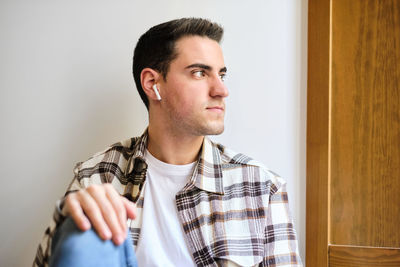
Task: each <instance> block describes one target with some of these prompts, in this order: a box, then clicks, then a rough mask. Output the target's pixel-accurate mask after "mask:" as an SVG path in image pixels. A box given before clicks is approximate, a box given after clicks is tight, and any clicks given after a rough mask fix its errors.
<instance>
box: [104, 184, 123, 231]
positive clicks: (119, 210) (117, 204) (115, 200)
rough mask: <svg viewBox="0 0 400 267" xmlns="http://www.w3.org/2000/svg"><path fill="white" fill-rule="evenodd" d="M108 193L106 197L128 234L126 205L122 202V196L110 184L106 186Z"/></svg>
mask: <svg viewBox="0 0 400 267" xmlns="http://www.w3.org/2000/svg"><path fill="white" fill-rule="evenodd" d="M104 188H105V191H106V196H107V198H108V200H109V201H110V203H111V205H112V206H113V208H114V210H115V213H116V215H117V218H118V220H119V223H120V226H121V229H122V231H123V232H124V233H125V232H126V228H127V226H126V210H125V206H124V203H123V202H122V199H121V196H120V195H119V194H118V193H117V191H116V190H115V189H114V187H113V186H112V185H110V184H107V185H105V186H104Z"/></svg>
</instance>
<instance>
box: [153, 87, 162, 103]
mask: <svg viewBox="0 0 400 267" xmlns="http://www.w3.org/2000/svg"><path fill="white" fill-rule="evenodd" d="M153 90H154V93H155V94H156V96H157V100H161V96H160V93H159V92H158V89H157V85H156V84H154V85H153Z"/></svg>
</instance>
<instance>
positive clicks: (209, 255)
mask: <svg viewBox="0 0 400 267" xmlns="http://www.w3.org/2000/svg"><path fill="white" fill-rule="evenodd" d="M146 145H147V131H146V132H145V133H144V134H143V135H142V136H140V137H136V138H131V139H129V140H126V141H124V142H120V143H116V144H114V145H112V146H110V147H109V148H107V149H106V150H104V151H103V152H100V153H97V154H95V155H94V156H93V157H91V158H90V159H89V160H87V161H85V162H83V163H78V164H77V166H76V167H75V169H74V174H75V177H74V179H73V181H72V183H71V184H70V186H69V188H68V190H67V193H66V195H67V194H68V193H70V192H73V191H76V190H79V189H82V188H86V187H88V186H89V185H91V184H102V183H111V184H112V185H113V186H114V187H115V189H116V190H117V191H118V192H119V193H120V194H121V195H124V196H125V197H127V198H128V199H130V200H132V201H134V202H135V203H136V205H137V217H136V219H135V220H128V222H127V223H128V226H129V229H130V234H131V237H132V240H133V243H134V246H135V248H136V245H137V242H138V239H139V235H140V228H141V224H142V217H141V214H142V209H143V204H144V197H145V196H144V190H143V187H144V186H145V184H146V170H147V164H146V162H145V161H144V151H145V149H146ZM59 203H60V201H59ZM59 203H58V204H57V207H56V210H55V212H54V216H53V218H52V221H51V223H50V226H49V227H48V228H47V230H46V232H45V236H44V237H43V240H42V242H41V244H40V245H39V247H38V250H37V255H36V258H35V261H34V263H33V266H47V265H48V260H49V257H50V254H51V239H52V236H53V235H54V233H55V231H56V229H57V227H58V226H59V225H60V224H61V223H62V222H63V220H64V219H65V217H64V215H63V214H62V212H61V209H60V204H59ZM176 206H177V210H178V216H179V219H180V221H181V223H182V226H183V230H184V233H185V235H186V240H187V244H188V246H189V250H190V251H191V252H192V255H193V259H194V261H195V263H196V264H197V265H198V266H302V263H301V259H300V256H299V252H298V244H297V238H296V232H295V229H294V227H293V223H292V219H291V216H290V212H289V206H288V197H287V192H286V189H285V181H284V180H283V179H282V178H280V177H279V176H278V175H276V174H275V173H273V172H272V171H270V170H268V169H267V168H266V167H265V166H263V165H262V164H260V163H259V162H257V161H255V160H252V159H251V158H249V157H247V156H245V155H243V154H238V153H235V152H233V151H231V150H229V149H227V148H225V147H223V146H222V145H220V144H215V143H213V142H212V141H211V140H210V139H208V138H207V137H205V138H204V142H203V145H202V150H201V153H200V155H199V159H198V162H197V164H196V167H195V169H194V171H193V174H192V176H191V178H190V180H189V182H188V183H187V185H186V186H185V187H184V188H183V189H182V190H180V191H179V192H178V193H177V195H176Z"/></svg>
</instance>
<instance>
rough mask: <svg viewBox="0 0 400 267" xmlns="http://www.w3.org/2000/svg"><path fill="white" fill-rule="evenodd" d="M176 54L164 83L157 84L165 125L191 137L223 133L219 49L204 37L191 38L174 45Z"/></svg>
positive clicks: (222, 67)
mask: <svg viewBox="0 0 400 267" xmlns="http://www.w3.org/2000/svg"><path fill="white" fill-rule="evenodd" d="M176 51H177V53H178V56H177V58H176V59H174V60H173V61H172V62H171V64H170V66H169V70H168V74H167V77H166V80H165V81H164V80H162V81H160V82H159V84H160V87H161V91H162V92H163V99H162V103H161V106H162V108H163V109H164V111H165V113H164V114H165V116H166V119H167V121H166V122H167V123H168V124H169V127H170V128H174V129H173V130H174V131H178V132H180V133H185V134H189V135H194V136H202V135H214V134H220V133H222V132H223V131H224V115H225V101H224V99H225V97H227V96H228V89H227V88H226V86H225V84H224V83H223V77H224V75H225V73H226V68H225V64H224V58H223V54H222V49H221V47H220V46H219V44H218V43H217V42H216V41H214V40H212V39H209V38H207V37H200V36H190V37H184V38H182V39H180V40H178V41H177V42H176Z"/></svg>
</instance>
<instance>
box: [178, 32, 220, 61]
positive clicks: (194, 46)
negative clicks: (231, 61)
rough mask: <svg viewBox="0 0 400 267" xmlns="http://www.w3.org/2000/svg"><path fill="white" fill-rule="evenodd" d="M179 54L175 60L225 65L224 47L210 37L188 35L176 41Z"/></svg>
mask: <svg viewBox="0 0 400 267" xmlns="http://www.w3.org/2000/svg"><path fill="white" fill-rule="evenodd" d="M175 48H176V52H177V54H178V56H177V57H176V59H175V60H174V61H176V63H181V64H193V63H203V64H207V65H210V66H212V67H216V68H221V67H224V57H223V53H222V48H221V46H220V45H219V43H218V42H217V41H214V40H212V39H210V38H208V37H201V36H187V37H183V38H181V39H179V40H178V41H177V42H176V46H175Z"/></svg>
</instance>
